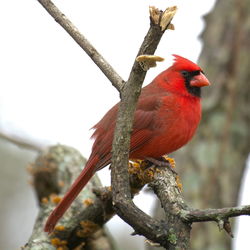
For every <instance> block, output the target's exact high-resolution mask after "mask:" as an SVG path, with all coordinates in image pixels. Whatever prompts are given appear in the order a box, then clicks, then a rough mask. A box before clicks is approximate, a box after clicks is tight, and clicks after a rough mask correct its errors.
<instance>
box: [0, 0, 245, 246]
mask: <svg viewBox="0 0 250 250" xmlns="http://www.w3.org/2000/svg"><path fill="white" fill-rule="evenodd" d="M249 2H250V1H249V0H228V1H224V0H218V1H217V2H216V3H215V0H207V1H198V0H189V1H181V0H179V1H178V0H176V1H171V0H169V1H161V0H154V1H153V0H147V1H145V0H137V1H132V0H127V1H117V0H116V1H115V0H106V1H100V0H99V1H98V0H92V1H81V0H71V1H62V0H57V1H55V3H56V5H57V6H58V7H59V8H60V9H61V10H62V12H64V13H65V14H66V16H68V17H69V19H70V20H71V21H72V22H73V23H74V24H75V25H76V26H77V27H78V28H79V30H80V31H81V32H82V33H83V34H84V35H85V36H86V37H87V38H88V40H89V41H90V42H92V44H93V45H94V46H95V47H96V48H97V49H98V50H99V52H101V54H102V55H103V56H104V57H105V58H106V60H107V61H108V62H109V63H110V64H111V65H112V66H113V67H114V68H115V69H116V71H117V72H118V73H119V74H120V75H121V76H122V77H123V79H127V77H128V74H129V72H130V68H131V66H132V64H133V61H134V58H135V55H136V54H137V51H138V48H139V46H140V44H141V42H142V40H143V38H144V36H145V34H146V32H147V30H148V27H149V18H148V6H150V5H154V6H156V7H158V8H161V9H165V8H166V7H168V6H171V5H177V6H178V8H179V10H178V12H177V14H176V16H175V18H174V21H173V24H174V25H175V29H176V30H175V31H167V32H166V34H165V35H164V37H163V39H162V40H161V42H160V45H159V47H158V49H157V51H156V55H159V56H162V57H164V58H165V61H164V62H163V63H160V64H159V65H158V66H157V67H156V68H153V69H150V71H149V72H148V74H147V77H146V80H145V84H147V83H149V82H150V81H151V80H152V79H153V78H154V76H156V75H157V74H158V73H160V72H161V71H163V70H164V69H166V68H167V67H168V66H169V65H170V64H171V63H172V57H171V54H173V53H175V54H179V55H182V56H184V57H187V58H189V59H190V60H193V61H195V62H197V61H198V59H199V61H198V62H199V64H200V66H202V67H203V69H204V71H205V73H206V75H207V77H208V78H209V80H210V82H212V86H211V88H209V89H207V90H206V91H205V93H204V100H203V101H204V105H203V107H204V113H203V120H202V123H201V125H200V128H199V130H198V132H197V135H196V136H195V138H194V140H193V141H192V142H191V143H190V144H189V145H188V146H187V147H185V148H184V149H182V150H180V151H178V153H176V154H174V156H175V158H176V162H177V171H178V172H179V173H180V175H181V177H182V182H183V185H184V195H185V198H186V200H187V201H188V203H189V204H190V205H191V206H193V207H196V208H208V207H213V208H216V207H224V206H235V205H236V204H240V203H241V204H250V197H249V192H250V190H249V185H248V186H247V185H246V184H245V183H247V182H248V183H249V180H250V176H249V170H248V168H247V167H246V166H247V156H248V154H249V151H250V150H249V149H250V132H249V127H250V125H249V124H250V111H249V105H250V96H249V95H250V94H249V93H250V85H249V83H248V79H249V74H250V73H249V72H248V71H249V63H250V62H249V60H250V59H249V58H250V57H249V39H250V37H249V36H250V25H249V24H250V18H249V17H248V14H247V13H249V8H250V3H249ZM210 11H211V13H210V14H208V13H209V12H210ZM204 15H206V18H205V19H204ZM205 22H206V23H207V26H205ZM204 28H205V30H204ZM0 29H1V40H0V45H1V46H0V55H1V57H0V68H1V74H0V171H1V172H0V200H1V205H0V223H1V228H2V229H1V234H0V249H18V248H20V247H21V246H22V245H24V244H25V243H26V242H27V240H28V238H29V236H30V234H31V232H32V227H33V224H34V221H35V218H36V215H37V212H38V206H37V203H36V197H35V195H34V192H33V189H32V186H31V185H30V177H29V173H28V172H27V171H26V169H27V166H28V164H29V163H31V162H32V161H34V159H35V158H36V156H37V149H43V148H46V147H47V146H49V145H54V144H57V143H61V144H66V145H69V146H73V147H75V148H77V149H78V150H79V151H80V152H81V153H82V154H83V156H85V157H88V155H89V153H90V151H91V145H92V141H91V140H90V139H89V138H90V136H91V131H90V130H89V129H90V128H91V127H92V126H93V125H94V124H95V123H96V122H97V121H99V119H100V118H101V117H102V116H103V115H104V113H105V112H106V111H107V110H108V109H109V108H110V107H111V106H112V105H113V104H114V103H116V102H117V101H118V100H119V96H118V93H117V91H116V90H115V88H113V87H112V85H111V84H110V82H109V81H108V80H107V79H106V78H105V76H104V75H103V74H102V73H101V72H100V70H99V69H98V68H97V67H96V66H95V65H94V63H92V61H91V60H90V59H89V58H88V56H87V55H86V54H85V53H84V52H83V51H82V50H81V48H80V47H79V46H78V45H77V44H76V43H75V42H74V41H73V40H72V38H70V37H69V35H68V34H67V33H66V32H65V31H64V30H63V29H62V28H61V27H60V26H59V25H58V24H57V23H56V22H55V21H54V20H53V19H52V18H51V17H50V15H49V14H48V13H47V12H46V11H45V10H44V9H43V7H42V6H41V5H40V4H39V3H38V2H37V1H34V0H26V1H19V0H9V1H1V2H0ZM11 141H19V142H20V141H21V142H22V143H24V144H25V143H27V144H28V145H32V149H31V148H25V147H18V146H17V145H16V144H15V143H12V142H11ZM98 174H99V176H100V178H101V180H102V182H103V184H104V185H109V184H110V174H109V171H108V170H107V169H106V170H102V171H100V173H98ZM240 190H241V192H240ZM136 204H138V206H140V207H141V208H142V209H143V210H144V211H146V212H148V213H151V214H155V216H160V212H159V211H160V209H159V208H158V206H157V204H155V202H154V198H153V197H152V196H151V195H150V194H149V193H147V192H144V194H143V195H139V196H137V197H136ZM234 221H235V220H234ZM249 226H250V219H249V218H247V217H246V216H244V217H241V219H240V223H237V224H236V227H235V228H236V229H237V230H235V236H236V238H235V239H234V240H233V242H232V241H231V239H230V238H229V236H228V235H226V234H225V233H224V232H219V230H218V228H217V225H216V224H215V223H204V224H202V225H200V224H199V225H198V224H197V225H194V230H193V236H192V244H193V245H192V249H213V250H214V249H215V250H216V249H218V250H223V249H230V248H231V247H233V248H234V249H237V250H238V249H240V250H245V249H248V248H247V246H248V245H249V243H250V240H249V236H248V234H249V233H248V229H247V228H249ZM108 227H109V229H110V231H111V233H112V234H113V235H114V238H115V239H116V241H117V242H119V246H121V248H120V249H122V250H126V249H144V247H145V246H144V245H145V243H144V239H143V237H139V236H133V237H131V236H130V233H132V232H133V230H132V229H131V228H130V227H129V226H127V225H126V224H125V223H123V222H122V221H121V220H120V219H118V218H117V217H115V218H114V219H112V220H111V221H110V222H109V223H108ZM13 235H15V237H13ZM148 249H150V248H148ZM158 249H159V248H158Z"/></svg>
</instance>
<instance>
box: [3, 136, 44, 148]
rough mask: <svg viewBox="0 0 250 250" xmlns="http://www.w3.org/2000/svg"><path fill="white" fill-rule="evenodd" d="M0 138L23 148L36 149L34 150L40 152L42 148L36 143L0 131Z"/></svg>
mask: <svg viewBox="0 0 250 250" xmlns="http://www.w3.org/2000/svg"><path fill="white" fill-rule="evenodd" d="M0 138H1V139H4V140H6V141H8V142H11V143H13V144H15V145H16V146H18V147H20V148H25V149H28V150H32V151H36V152H41V151H42V150H43V147H40V146H38V145H36V144H35V143H29V142H27V141H25V140H24V139H21V138H17V137H15V136H10V135H7V134H5V133H2V132H0Z"/></svg>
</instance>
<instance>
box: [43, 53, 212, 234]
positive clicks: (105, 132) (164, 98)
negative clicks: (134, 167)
mask: <svg viewBox="0 0 250 250" xmlns="http://www.w3.org/2000/svg"><path fill="white" fill-rule="evenodd" d="M173 57H174V61H173V64H172V65H171V66H170V67H169V68H167V69H166V70H165V71H163V72H162V73H160V74H159V75H158V76H157V77H156V78H155V79H154V80H153V81H152V82H151V83H150V84H148V85H147V86H145V87H143V88H142V90H141V94H140V96H139V99H138V102H137V105H136V110H135V114H134V122H133V128H132V132H131V141H130V150H129V158H130V159H140V160H145V159H147V158H151V159H159V158H161V157H162V156H164V155H166V154H169V153H172V152H174V151H176V150H177V149H179V148H181V147H182V146H184V145H185V144H187V143H188V142H189V141H190V140H191V138H192V137H193V135H194V133H195V131H196V129H197V127H198V125H199V122H200V119H201V88H202V87H204V86H208V85H210V82H209V80H208V79H207V77H206V76H205V74H204V72H203V70H202V69H201V68H200V67H199V66H198V65H197V64H195V63H194V62H192V61H190V60H188V59H186V58H184V57H181V56H179V55H173ZM118 108H119V103H117V104H116V105H114V106H113V107H112V108H111V109H110V110H109V111H108V112H107V113H106V114H105V115H104V116H103V118H102V119H101V120H100V121H99V122H98V123H97V124H96V125H95V126H94V127H93V129H94V133H93V135H92V138H93V139H94V143H93V146H92V152H91V154H90V157H89V159H88V161H87V163H86V165H85V167H84V169H83V170H82V172H81V173H80V175H79V176H78V177H77V179H76V180H75V181H74V183H73V184H72V186H71V187H70V188H69V190H68V191H67V192H66V194H65V195H64V197H63V198H62V200H61V201H60V203H59V204H58V205H57V207H56V208H55V209H54V210H53V211H52V213H51V214H50V215H49V217H48V219H47V221H46V224H45V226H44V231H45V232H48V233H51V232H52V231H53V229H54V227H55V225H56V224H57V222H58V220H59V219H60V218H61V217H62V216H63V214H64V213H65V211H66V210H67V209H68V208H69V206H70V205H71V203H72V202H73V201H74V199H75V198H76V197H77V195H78V194H79V193H80V191H81V190H82V189H83V188H84V186H85V185H86V184H87V183H88V181H89V180H90V179H91V177H92V176H93V175H94V174H95V172H96V171H98V170H100V169H102V168H104V167H105V166H107V165H109V164H110V163H111V157H112V152H111V149H112V141H113V136H114V130H115V125H116V116H117V113H118Z"/></svg>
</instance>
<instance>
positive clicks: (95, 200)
mask: <svg viewBox="0 0 250 250" xmlns="http://www.w3.org/2000/svg"><path fill="white" fill-rule="evenodd" d="M85 162H86V160H85V159H84V158H83V157H82V156H81V154H80V153H79V152H78V151H77V150H75V149H73V148H71V147H67V146H63V145H57V146H53V147H51V148H49V149H47V150H46V151H45V152H43V153H41V154H40V155H39V156H38V157H37V159H36V161H35V163H34V164H31V166H30V167H29V170H30V172H31V174H32V176H33V185H34V187H35V191H36V193H37V198H38V202H39V204H40V211H39V214H38V218H37V220H36V223H35V226H34V230H33V232H32V235H31V237H30V239H29V241H28V243H27V244H26V245H25V248H24V249H55V247H56V248H59V247H63V246H64V247H66V246H67V247H68V248H69V249H73V248H75V247H76V246H80V245H85V246H88V245H93V244H92V240H94V241H97V238H100V237H101V238H102V242H103V241H104V240H105V242H106V243H105V244H109V248H107V249H113V248H112V246H111V242H110V239H109V237H106V236H105V231H104V229H103V228H102V225H103V224H104V223H106V222H107V220H109V219H110V218H111V217H112V216H113V214H114V212H113V208H112V202H111V199H108V200H106V202H104V201H103V200H102V199H100V198H99V197H97V196H96V195H95V194H94V193H93V192H92V189H93V188H97V187H100V186H101V184H100V181H99V179H98V177H97V176H95V177H93V178H92V179H91V181H90V182H89V183H88V185H87V186H86V188H85V189H84V190H83V191H82V192H81V193H80V194H79V196H78V197H77V199H76V200H75V202H74V203H73V204H72V206H71V207H70V209H69V210H68V211H67V213H65V215H64V217H63V219H62V220H60V223H59V225H58V226H57V227H56V228H55V231H54V233H53V235H51V236H49V235H48V234H47V233H45V232H44V231H43V225H44V223H45V221H46V219H47V217H48V215H49V214H50V212H51V211H52V209H54V207H55V206H56V204H57V203H58V202H59V201H60V199H61V198H60V197H61V196H63V195H64V193H65V192H66V191H67V189H68V188H69V187H70V186H71V184H72V182H73V180H74V179H75V178H76V177H77V176H78V175H79V174H80V172H81V171H82V167H83V166H84V164H85ZM97 236H98V237H97ZM95 246H96V247H95V248H94V247H92V248H91V249H103V248H97V245H95ZM63 249H64V248H63Z"/></svg>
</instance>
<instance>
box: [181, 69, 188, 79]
mask: <svg viewBox="0 0 250 250" xmlns="http://www.w3.org/2000/svg"><path fill="white" fill-rule="evenodd" d="M181 74H182V75H183V76H184V77H185V78H186V77H188V75H189V73H188V71H186V70H183V71H181Z"/></svg>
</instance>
